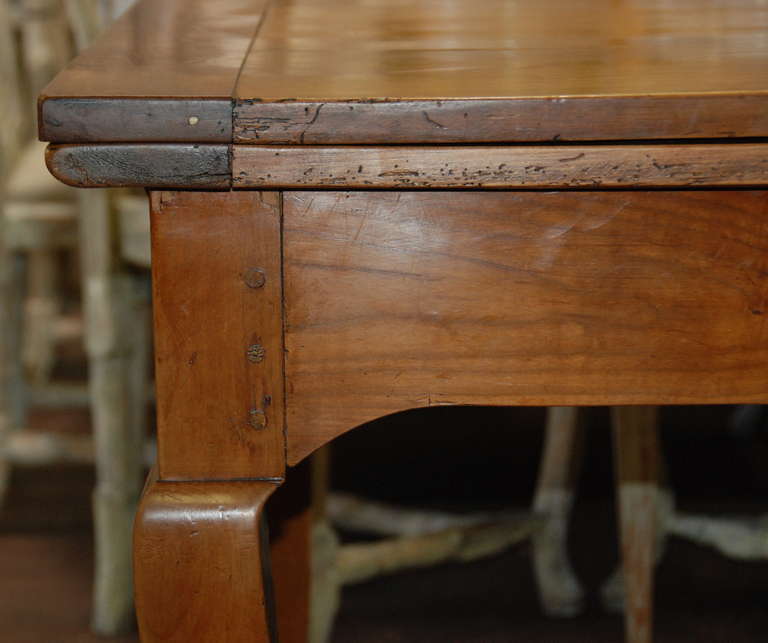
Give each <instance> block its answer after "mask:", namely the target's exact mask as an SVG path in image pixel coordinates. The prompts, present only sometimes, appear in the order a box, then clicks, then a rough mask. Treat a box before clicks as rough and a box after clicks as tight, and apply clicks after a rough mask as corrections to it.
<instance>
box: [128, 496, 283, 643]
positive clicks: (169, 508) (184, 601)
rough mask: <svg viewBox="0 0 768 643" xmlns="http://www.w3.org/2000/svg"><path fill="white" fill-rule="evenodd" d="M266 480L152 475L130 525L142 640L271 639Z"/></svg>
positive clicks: (251, 642)
mask: <svg viewBox="0 0 768 643" xmlns="http://www.w3.org/2000/svg"><path fill="white" fill-rule="evenodd" d="M276 488H277V485H275V484H273V483H270V482H255V481H250V482H158V481H150V482H149V483H148V485H147V488H146V489H145V493H144V497H143V499H142V502H141V505H140V507H139V512H138V515H137V517H136V522H135V526H134V541H133V542H134V561H135V562H134V573H135V584H136V608H137V615H138V622H139V633H140V636H141V640H142V641H143V643H189V642H190V641H201V642H202V641H211V642H213V641H221V642H222V643H245V642H248V643H273V642H274V641H276V638H275V637H274V636H273V634H274V632H273V630H274V623H273V621H272V617H273V609H272V605H271V596H270V588H269V567H268V564H269V563H268V561H269V554H268V549H267V542H266V538H265V536H266V534H265V533H263V532H262V530H261V529H260V521H261V516H262V511H263V509H264V503H265V502H266V500H267V498H269V496H270V494H271V493H272V492H273V491H274V490H275V489H276Z"/></svg>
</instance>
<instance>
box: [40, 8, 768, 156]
mask: <svg viewBox="0 0 768 643" xmlns="http://www.w3.org/2000/svg"><path fill="white" fill-rule="evenodd" d="M68 98H75V99H96V100H103V99H107V98H113V99H139V100H145V99H149V98H158V99H179V100H181V101H189V100H194V99H204V100H219V101H229V102H231V103H233V104H235V105H236V106H237V105H244V106H245V110H244V113H245V116H243V118H246V117H252V116H253V113H251V112H249V108H251V107H252V106H253V105H256V106H257V107H256V108H253V109H256V110H257V115H259V116H261V117H263V118H267V119H276V118H280V117H281V112H280V110H281V109H282V110H284V111H285V113H286V116H285V118H298V117H295V116H293V115H292V114H293V113H294V112H296V109H295V105H296V104H308V105H312V106H314V107H313V108H308V109H307V110H306V113H307V114H309V115H310V116H311V117H314V116H316V114H314V109H316V107H317V106H319V105H326V104H329V103H330V104H336V105H338V104H342V103H348V104H352V105H354V104H360V105H370V104H374V105H375V104H382V103H383V104H390V105H391V104H397V105H399V106H400V108H401V109H403V105H406V107H405V109H406V110H407V105H408V104H412V105H413V106H414V107H413V111H414V112H418V115H419V117H420V118H422V120H424V124H423V127H424V128H425V129H426V128H428V127H431V128H433V129H440V127H441V122H440V121H437V120H433V121H432V122H430V117H429V115H428V117H427V118H423V116H422V112H424V109H422V108H423V106H424V101H428V102H431V103H433V104H439V103H440V102H442V101H459V102H462V103H466V104H469V105H470V112H471V110H472V109H475V108H478V109H479V106H480V105H486V106H487V105H488V104H489V102H491V103H492V104H493V105H495V106H496V107H498V105H499V103H500V102H501V103H504V102H507V103H512V102H514V101H517V103H518V104H522V103H521V101H522V102H525V101H527V104H529V105H532V109H534V111H535V109H536V108H537V105H539V104H541V105H543V104H544V103H543V101H547V105H549V106H550V108H551V105H552V104H553V102H554V103H555V105H556V103H557V101H562V102H564V103H565V107H561V108H557V109H558V110H559V111H558V118H561V119H576V120H578V119H579V118H582V117H583V115H584V112H583V110H584V107H583V105H584V103H583V102H582V103H579V101H578V100H572V99H587V100H588V101H592V103H590V104H591V105H594V101H602V102H603V103H604V104H609V103H610V104H611V110H612V112H611V113H618V114H619V115H620V114H621V110H622V109H623V108H624V107H623V106H625V105H635V106H638V107H637V108H638V109H640V108H641V107H642V110H644V111H643V112H642V113H644V114H647V113H648V108H647V107H643V106H645V105H648V104H652V105H653V106H654V107H653V118H654V119H661V120H664V119H665V118H669V119H674V120H676V122H677V121H681V114H679V113H672V112H679V111H680V110H685V109H688V110H690V113H687V114H685V115H684V116H685V118H686V119H690V121H691V122H694V121H695V120H696V114H695V112H696V110H697V109H699V105H700V103H702V102H704V103H706V102H707V101H711V100H713V99H716V100H720V101H730V102H727V103H724V105H726V107H724V108H723V107H719V108H718V112H719V113H720V116H719V117H718V123H717V124H711V125H709V126H707V127H698V126H694V127H688V128H686V127H685V124H684V123H683V122H680V123H679V124H678V125H676V126H675V127H674V128H672V129H671V130H670V131H668V132H667V131H666V130H664V127H663V126H662V128H661V129H662V130H663V131H662V132H661V135H660V136H658V138H670V137H690V136H694V137H718V136H756V135H759V136H762V135H768V118H767V117H765V116H762V115H763V114H765V113H766V112H768V109H765V107H766V106H768V3H766V2H765V1H764V0H656V1H653V0H625V1H621V0H580V1H579V0H547V1H546V2H542V1H541V0H483V1H482V2H477V1H473V2H467V1H466V0H351V1H350V0H272V1H268V0H141V1H140V2H139V3H138V5H137V6H136V7H135V8H134V9H133V10H131V11H130V12H129V13H128V14H127V15H125V16H124V17H123V18H122V19H120V20H119V21H118V22H117V23H116V24H115V25H113V27H112V28H111V30H110V31H109V32H108V33H107V34H106V35H105V36H104V37H103V38H102V39H101V40H100V41H99V42H98V43H97V44H96V45H95V46H94V47H92V48H91V49H89V50H87V51H86V52H84V53H83V54H81V56H80V57H79V58H78V59H76V60H75V61H74V62H73V63H72V64H71V65H70V66H69V67H68V68H67V69H66V70H65V71H64V72H63V73H62V74H60V75H59V77H58V78H57V79H56V80H54V81H53V83H52V84H51V85H49V86H48V88H46V90H45V91H44V94H43V97H42V100H43V102H47V101H50V100H55V99H68ZM651 99H657V100H655V102H654V101H653V100H652V101H651V103H649V102H648V101H649V100H651ZM745 99H746V100H745ZM738 100H741V101H742V103H735V102H734V101H738ZM494 101H495V102H494ZM611 101H612V102H611ZM754 101H758V102H759V104H760V109H756V108H755V107H754ZM742 104H743V105H746V106H747V107H746V108H744V109H742V108H741V107H740V105H742ZM264 105H268V107H263V106H264ZM281 105H282V106H286V107H280V106H281ZM292 105H293V107H291V106H292ZM570 105H574V107H573V108H572V109H571V108H570V107H569V106H570ZM656 105H659V106H660V107H659V108H658V109H657V108H656V107H655V106H656ZM265 109H266V110H267V111H266V112H265V111H264V110H265ZM292 109H293V112H291V110H292ZM371 109H372V110H373V111H376V110H377V109H378V110H379V112H381V110H382V109H384V108H371ZM553 109H554V108H553ZM258 110H261V111H258ZM275 110H277V111H275ZM330 111H332V110H330ZM363 111H364V110H363ZM464 111H465V112H466V110H464ZM486 112H487V110H486ZM756 113H757V114H758V115H757V116H756V115H755V114H756ZM264 114H266V116H264ZM665 114H667V116H666V117H665V116H664V115H665ZM470 116H471V114H470ZM486 116H487V114H486ZM492 117H493V114H491V116H490V118H492ZM237 118H238V114H237V111H236V114H235V122H234V124H233V129H234V130H237ZM359 118H363V117H359ZM497 118H498V119H501V118H502V117H501V116H498V114H497ZM633 118H637V116H636V115H635V116H633ZM372 119H373V117H371V120H372ZM745 119H747V120H749V123H747V124H745ZM755 119H758V120H759V122H755ZM307 120H308V119H307V118H305V122H306V121H307ZM309 120H311V119H309ZM528 120H530V119H528ZM625 120H630V118H629V117H627V118H626V119H625ZM710 120H711V119H710ZM363 121H364V122H363ZM363 121H361V122H360V124H359V125H360V128H363V130H365V128H366V127H369V128H370V127H371V125H370V124H369V123H368V121H365V119H363ZM262 125H263V123H262ZM697 125H698V124H697ZM533 126H535V124H534V125H533ZM118 127H119V124H118V123H115V128H116V129H117V128H118ZM524 127H527V128H529V129H530V128H531V127H532V125H531V123H530V122H528V121H526V123H525V124H524ZM454 129H455V128H454ZM588 129H589V132H584V133H583V134H582V135H581V136H573V137H572V138H574V140H576V139H580V140H585V139H587V138H593V139H614V140H615V139H616V138H620V137H621V134H622V131H617V132H614V131H612V130H611V128H610V127H609V128H608V130H611V131H609V132H606V133H605V135H603V134H602V133H601V131H600V130H599V128H596V126H595V125H594V124H592V125H591V126H590V127H589V128H588ZM630 130H631V128H630ZM630 130H628V131H627V135H630V136H631V135H632V132H631V131H630ZM46 135H47V139H46V140H53V141H60V140H62V139H61V137H59V138H57V137H56V135H55V133H50V132H46V131H45V128H43V131H42V137H43V138H46ZM444 136H447V134H445V133H444ZM155 138H157V136H156V135H155ZM326 138H328V137H326ZM357 138H359V140H355V141H347V140H344V139H343V137H342V140H340V141H339V142H366V136H365V133H364V132H363V133H360V132H358V134H357ZM639 138H654V136H651V134H649V135H648V136H640V137H639ZM245 139H248V136H247V135H246V136H245ZM418 139H419V136H415V138H414V140H413V142H421V141H420V140H418ZM446 140H449V141H454V140H456V141H461V140H462V138H461V137H460V136H459V138H456V137H453V138H450V137H449V138H448V139H446ZM467 140H468V141H469V142H471V141H472V139H471V138H470V139H467ZM477 140H478V141H485V140H492V141H497V140H498V141H501V140H527V139H526V136H525V135H518V133H517V132H510V131H509V128H508V127H507V128H506V129H505V130H504V132H499V133H497V134H493V135H490V134H489V135H488V136H486V137H485V138H481V139H477ZM329 141H331V142H333V139H332V137H330V138H328V140H326V139H322V141H320V142H329ZM243 142H248V143H254V142H256V143H258V142H275V140H274V139H272V140H267V141H259V140H258V133H256V134H254V132H253V131H251V133H250V139H248V140H244V141H243ZM281 142H286V141H281ZM295 142H307V141H303V140H302V141H295ZM309 142H312V141H309ZM400 142H403V141H400ZM405 142H408V141H405Z"/></svg>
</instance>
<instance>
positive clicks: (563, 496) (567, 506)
mask: <svg viewBox="0 0 768 643" xmlns="http://www.w3.org/2000/svg"><path fill="white" fill-rule="evenodd" d="M577 420H578V409H577V408H575V407H552V408H550V409H548V410H547V427H546V434H545V438H544V452H543V455H542V459H541V466H540V470H539V479H538V482H537V485H536V493H535V496H534V501H533V510H534V512H535V513H537V514H539V515H541V516H542V517H543V519H544V523H543V526H542V528H541V529H540V530H538V531H537V532H536V533H535V535H534V537H533V562H534V574H535V576H536V585H537V589H538V593H539V600H540V602H541V606H542V609H543V610H544V612H545V613H546V614H547V615H549V616H556V617H568V616H574V615H576V614H578V613H579V612H581V611H582V609H583V607H584V591H583V590H582V588H581V586H580V584H579V581H578V580H577V578H576V575H575V574H574V572H573V568H572V567H571V563H570V561H569V559H568V547H567V545H568V543H567V540H568V520H569V518H570V514H571V508H572V506H573V501H574V492H575V485H576V478H577V476H578V471H579V467H580V464H581V445H582V433H581V431H580V429H579V427H578V426H577Z"/></svg>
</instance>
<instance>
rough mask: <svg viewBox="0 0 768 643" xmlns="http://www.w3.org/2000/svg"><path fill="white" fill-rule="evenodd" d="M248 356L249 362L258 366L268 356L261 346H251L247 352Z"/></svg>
mask: <svg viewBox="0 0 768 643" xmlns="http://www.w3.org/2000/svg"><path fill="white" fill-rule="evenodd" d="M246 354H247V355H248V361H249V362H253V363H254V364H258V363H259V362H261V361H263V360H264V356H265V355H266V354H267V351H266V349H265V348H264V347H263V346H262V345H261V344H251V345H250V346H249V347H248V351H247V352H246Z"/></svg>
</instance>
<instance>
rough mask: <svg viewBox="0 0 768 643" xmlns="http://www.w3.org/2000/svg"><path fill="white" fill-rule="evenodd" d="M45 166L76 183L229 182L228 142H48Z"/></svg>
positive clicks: (155, 184)
mask: <svg viewBox="0 0 768 643" xmlns="http://www.w3.org/2000/svg"><path fill="white" fill-rule="evenodd" d="M45 162H46V164H47V165H48V170H49V171H50V172H51V174H53V175H54V176H55V177H56V178H57V179H59V180H60V181H62V182H63V183H66V184H67V185H71V186H73V187H79V188H103V187H148V188H198V189H199V188H203V189H205V188H211V189H226V188H228V187H229V186H230V185H231V183H232V171H231V160H230V153H229V146H227V145H192V144H186V145H184V144H176V145H153V144H139V145H131V144H127V145H49V146H48V149H47V151H46V153H45Z"/></svg>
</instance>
